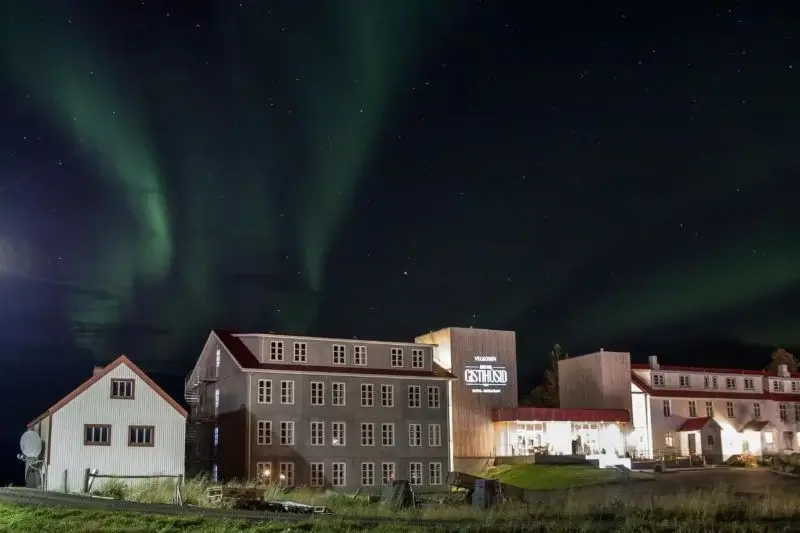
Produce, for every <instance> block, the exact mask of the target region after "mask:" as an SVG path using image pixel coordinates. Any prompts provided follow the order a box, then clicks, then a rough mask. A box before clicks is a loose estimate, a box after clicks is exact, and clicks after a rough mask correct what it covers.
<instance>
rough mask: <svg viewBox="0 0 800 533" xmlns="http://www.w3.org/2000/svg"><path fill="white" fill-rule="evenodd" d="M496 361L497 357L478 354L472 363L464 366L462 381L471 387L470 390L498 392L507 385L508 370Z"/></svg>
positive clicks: (486, 392)
mask: <svg viewBox="0 0 800 533" xmlns="http://www.w3.org/2000/svg"><path fill="white" fill-rule="evenodd" d="M496 363H497V357H494V356H490V355H478V356H476V357H475V359H474V361H473V364H471V365H466V366H465V367H464V383H466V384H467V387H469V388H470V389H471V392H473V393H478V394H492V393H498V392H501V391H502V389H503V387H505V386H506V385H508V370H506V367H505V366H498V365H497V364H496Z"/></svg>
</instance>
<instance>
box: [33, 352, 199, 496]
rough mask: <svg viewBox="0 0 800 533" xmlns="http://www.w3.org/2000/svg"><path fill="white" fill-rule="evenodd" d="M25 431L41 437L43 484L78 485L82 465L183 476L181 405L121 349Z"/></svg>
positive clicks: (108, 471) (61, 487) (125, 473)
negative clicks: (118, 355)
mask: <svg viewBox="0 0 800 533" xmlns="http://www.w3.org/2000/svg"><path fill="white" fill-rule="evenodd" d="M28 429H29V430H32V431H35V432H37V433H38V434H39V436H40V437H41V438H42V441H43V447H42V449H43V451H42V454H43V456H42V460H43V464H44V476H43V477H44V484H45V486H44V488H45V489H46V490H51V491H64V492H80V491H82V490H83V489H84V478H85V472H86V469H87V468H89V469H92V470H93V471H96V473H99V474H108V475H118V476H149V475H152V476H155V475H159V476H160V475H164V476H178V475H180V476H182V475H183V474H184V461H185V450H186V448H185V446H186V444H185V443H186V411H185V410H184V409H183V408H182V407H181V406H180V405H179V404H178V403H177V402H176V401H175V400H173V399H172V398H170V397H169V396H168V395H167V394H166V393H165V392H164V391H163V390H162V389H161V388H160V387H159V386H158V385H156V384H155V382H153V380H152V379H150V378H149V377H148V376H147V374H145V373H144V372H143V371H142V370H141V369H139V368H138V367H137V366H136V365H134V364H133V363H132V362H131V361H130V360H129V359H128V358H127V357H125V356H124V355H122V356H120V357H118V358H117V359H116V360H115V361H114V362H112V363H111V364H109V365H108V366H106V367H97V368H95V369H94V375H93V376H92V377H91V378H90V379H88V380H87V381H85V382H84V383H82V384H81V385H80V386H79V387H78V388H77V389H75V390H74V391H72V392H71V393H70V394H68V395H67V396H66V397H64V398H62V399H61V400H60V401H58V402H57V403H56V404H55V405H53V406H52V407H51V408H50V409H48V410H47V411H46V412H45V413H43V414H42V415H40V416H39V417H37V418H36V419H35V420H34V421H32V422H31V423H30V424H28ZM136 479H141V478H128V479H122V481H124V482H126V483H129V484H130V483H132V482H135V481H136ZM97 481H98V482H99V481H101V480H100V479H99V478H98V479H97ZM97 484H99V483H97ZM97 484H95V485H93V486H97Z"/></svg>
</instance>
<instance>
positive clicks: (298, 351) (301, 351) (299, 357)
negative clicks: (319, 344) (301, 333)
mask: <svg viewBox="0 0 800 533" xmlns="http://www.w3.org/2000/svg"><path fill="white" fill-rule="evenodd" d="M306 361H308V344H306V343H305V342H296V343H294V362H295V363H305V362H306ZM292 464H294V463H292Z"/></svg>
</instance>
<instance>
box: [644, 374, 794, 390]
mask: <svg viewBox="0 0 800 533" xmlns="http://www.w3.org/2000/svg"><path fill="white" fill-rule="evenodd" d="M736 381H737V380H736V378H735V377H726V378H725V381H724V382H725V389H727V390H736V387H737V384H736ZM742 381H743V384H744V390H748V391H754V390H756V380H755V378H742ZM770 381H772V392H786V381H785V380H782V379H773V380H770ZM678 385H679V386H680V387H681V388H684V389H688V388H691V387H692V380H691V376H689V375H680V376H678ZM653 386H654V387H664V386H666V380H665V378H664V374H653ZM703 388H705V389H718V388H719V377H718V376H703ZM791 391H792V392H800V381H797V380H793V381H792V382H791Z"/></svg>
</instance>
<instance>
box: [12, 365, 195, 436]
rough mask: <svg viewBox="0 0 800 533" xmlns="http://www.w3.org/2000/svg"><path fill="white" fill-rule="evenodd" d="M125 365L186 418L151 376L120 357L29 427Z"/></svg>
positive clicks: (33, 422) (184, 411)
mask: <svg viewBox="0 0 800 533" xmlns="http://www.w3.org/2000/svg"><path fill="white" fill-rule="evenodd" d="M123 364H124V365H125V366H127V367H128V368H130V369H131V370H132V371H133V373H134V374H136V376H137V377H138V378H139V379H141V380H142V381H144V382H145V383H146V384H147V386H148V387H150V388H151V389H153V391H154V392H155V393H156V394H158V395H159V396H161V397H162V398H164V401H166V402H167V403H168V404H170V405H171V406H172V407H173V408H174V409H175V410H176V411H178V413H179V414H180V415H181V416H184V417H185V416H186V409H184V408H183V407H181V406H180V404H179V403H178V402H176V401H175V400H174V399H172V397H171V396H170V395H169V394H167V393H166V392H164V389H162V388H161V387H159V386H158V385H157V384H156V382H155V381H153V380H152V379H150V376H148V375H147V374H145V373H144V372H143V371H142V369H141V368H139V367H138V366H136V365H134V364H133V363H132V362H131V360H130V359H128V358H127V357H125V356H124V355H120V356H119V357H117V358H116V359H114V361H112V362H111V364H109V365H107V366H106V367H105V368H103V369H102V370H100V371H98V372H97V373H95V374H94V375H93V376H92V377H91V378H89V379H87V380H86V381H84V382H83V383H81V384H80V385H79V386H78V388H76V389H75V390H73V391H72V392H70V393H69V394H67V395H66V396H64V397H63V398H61V399H60V400H59V401H57V402H56V403H54V404H53V405H52V407H50V408H49V409H48V410H47V411H45V412H44V413H42V414H40V415H39V416H37V417H36V418H34V419H33V420H32V421H31V422H29V423H28V427H29V428H30V427H31V426H33V425H34V424H35V423H37V422H38V421H40V420H41V419H43V418H44V417H46V416H52V415H53V414H55V412H56V411H58V410H59V409H61V408H62V407H64V406H65V405H67V404H68V403H69V402H71V401H72V400H74V399H75V398H76V397H77V396H78V395H79V394H80V393H82V392H84V391H85V390H87V389H88V388H89V387H91V386H92V385H94V384H95V383H97V382H98V381H100V380H101V379H102V378H103V377H105V376H106V375H107V374H108V373H110V372H111V371H112V370H114V369H115V368H117V367H118V366H119V365H123Z"/></svg>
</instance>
